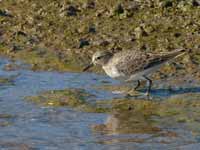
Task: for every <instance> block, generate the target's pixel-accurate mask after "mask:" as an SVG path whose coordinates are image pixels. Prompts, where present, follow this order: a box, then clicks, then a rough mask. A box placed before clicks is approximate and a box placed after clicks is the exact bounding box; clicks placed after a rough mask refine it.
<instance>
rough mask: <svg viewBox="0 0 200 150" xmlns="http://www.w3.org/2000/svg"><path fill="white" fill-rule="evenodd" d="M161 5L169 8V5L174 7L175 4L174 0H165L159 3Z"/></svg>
mask: <svg viewBox="0 0 200 150" xmlns="http://www.w3.org/2000/svg"><path fill="white" fill-rule="evenodd" d="M159 6H160V7H163V8H167V7H172V6H173V1H172V0H165V1H162V2H160V3H159Z"/></svg>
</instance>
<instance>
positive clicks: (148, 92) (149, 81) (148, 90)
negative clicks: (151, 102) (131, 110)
mask: <svg viewBox="0 0 200 150" xmlns="http://www.w3.org/2000/svg"><path fill="white" fill-rule="evenodd" d="M143 77H144V78H145V79H146V80H147V81H148V89H147V93H146V95H147V96H149V94H150V90H151V86H152V83H153V82H152V80H151V79H149V78H148V77H146V76H143Z"/></svg>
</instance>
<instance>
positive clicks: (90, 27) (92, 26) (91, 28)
mask: <svg viewBox="0 0 200 150" xmlns="http://www.w3.org/2000/svg"><path fill="white" fill-rule="evenodd" d="M89 33H96V28H95V26H94V25H90V26H89Z"/></svg>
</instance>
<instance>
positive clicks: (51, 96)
mask: <svg viewBox="0 0 200 150" xmlns="http://www.w3.org/2000/svg"><path fill="white" fill-rule="evenodd" d="M89 97H91V95H90V94H88V93H86V92H85V91H84V90H79V89H66V90H55V91H47V92H43V93H40V94H39V95H38V96H30V97H26V98H25V99H26V100H28V101H30V102H33V103H36V104H38V105H42V106H51V107H71V108H74V109H76V110H80V111H85V112H95V113H101V112H105V111H107V108H103V107H99V106H96V105H94V104H92V103H89V102H88V101H87V99H88V98H89Z"/></svg>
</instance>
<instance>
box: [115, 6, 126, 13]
mask: <svg viewBox="0 0 200 150" xmlns="http://www.w3.org/2000/svg"><path fill="white" fill-rule="evenodd" d="M115 13H116V14H118V15H119V14H123V13H124V8H123V6H122V5H121V4H119V5H118V6H117V8H116V9H115Z"/></svg>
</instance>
